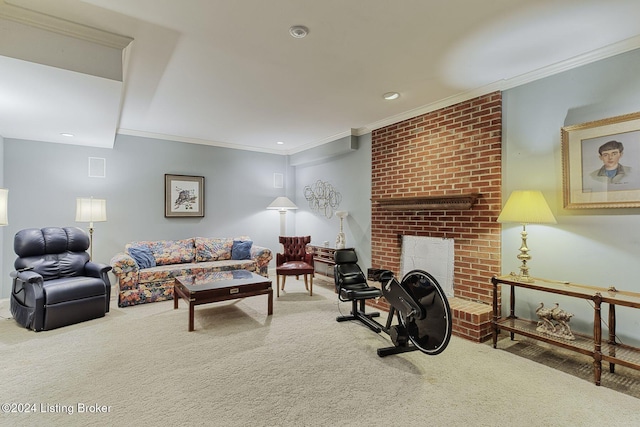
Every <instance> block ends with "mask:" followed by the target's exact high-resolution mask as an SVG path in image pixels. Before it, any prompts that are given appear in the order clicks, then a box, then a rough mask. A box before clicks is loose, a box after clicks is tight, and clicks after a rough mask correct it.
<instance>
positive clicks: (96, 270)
mask: <svg viewBox="0 0 640 427" xmlns="http://www.w3.org/2000/svg"><path fill="white" fill-rule="evenodd" d="M84 269H85V272H86V273H87V276H91V277H103V274H107V273H108V272H109V271H111V266H110V265H107V264H102V263H99V262H93V261H89V262H87V263H86V264H85V265H84Z"/></svg>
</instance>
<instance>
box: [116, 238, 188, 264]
mask: <svg viewBox="0 0 640 427" xmlns="http://www.w3.org/2000/svg"><path fill="white" fill-rule="evenodd" d="M132 247H147V248H149V249H150V250H151V253H152V254H153V257H154V258H155V260H156V265H168V264H182V263H187V262H193V261H194V259H195V246H194V242H193V239H183V240H158V241H153V242H149V241H145V242H133V243H129V244H127V245H126V249H127V251H128V250H129V248H132Z"/></svg>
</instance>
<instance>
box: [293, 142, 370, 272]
mask: <svg viewBox="0 0 640 427" xmlns="http://www.w3.org/2000/svg"><path fill="white" fill-rule="evenodd" d="M343 142H344V141H336V143H343ZM357 147H358V148H357V149H356V150H354V151H346V152H344V151H343V152H342V153H338V152H337V151H335V150H334V151H333V155H334V157H331V158H327V157H326V156H324V155H323V149H322V147H318V148H316V149H314V150H313V151H312V150H309V153H307V154H308V155H309V156H308V157H309V158H319V159H322V160H319V161H310V162H307V163H304V164H299V165H297V166H295V180H296V187H295V188H296V190H295V197H296V200H295V202H296V204H297V205H298V208H299V209H298V210H297V211H296V213H295V216H296V228H295V229H296V233H297V234H298V235H307V234H309V235H311V238H312V240H311V243H312V244H314V245H322V244H323V242H324V241H329V245H330V246H332V247H335V242H336V237H337V235H338V232H339V231H340V219H339V218H337V217H336V216H335V215H334V216H333V217H331V218H326V217H325V216H324V215H323V214H321V213H319V212H315V211H313V210H312V209H310V207H309V203H308V202H307V200H306V199H305V197H304V187H305V186H306V185H312V184H313V183H315V182H316V181H318V180H321V181H324V182H329V183H330V184H331V185H332V186H333V187H334V188H335V189H336V190H337V191H338V192H340V194H341V195H342V202H341V203H340V206H339V207H338V210H343V211H348V212H349V216H348V217H347V218H345V220H344V223H343V229H344V233H345V235H346V239H347V246H348V247H354V248H356V250H357V252H358V258H359V264H360V265H361V267H362V268H367V267H370V266H371V134H366V135H363V136H360V137H358V138H357ZM305 153H306V152H305Z"/></svg>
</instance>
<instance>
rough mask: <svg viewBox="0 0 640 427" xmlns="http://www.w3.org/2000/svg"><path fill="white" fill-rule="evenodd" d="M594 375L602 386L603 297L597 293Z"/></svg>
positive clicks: (596, 381)
mask: <svg viewBox="0 0 640 427" xmlns="http://www.w3.org/2000/svg"><path fill="white" fill-rule="evenodd" d="M593 302H594V305H595V306H594V310H593V344H594V349H593V375H594V380H595V383H596V385H600V378H601V376H602V326H601V325H602V322H601V320H602V313H601V306H602V295H601V294H600V293H596V294H595V295H594V297H593Z"/></svg>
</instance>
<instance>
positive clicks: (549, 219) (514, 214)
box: [497, 190, 556, 282]
mask: <svg viewBox="0 0 640 427" xmlns="http://www.w3.org/2000/svg"><path fill="white" fill-rule="evenodd" d="M497 221H498V222H501V223H502V222H513V223H519V224H522V232H520V236H521V238H522V242H521V244H520V253H519V254H518V256H517V258H518V259H519V260H520V261H522V265H520V275H518V279H517V280H518V281H520V282H533V279H532V278H531V277H530V276H529V266H528V265H527V262H528V261H529V260H531V255H529V248H528V247H527V224H555V223H556V218H555V217H554V216H553V214H552V213H551V209H549V205H548V204H547V201H546V200H545V199H544V196H543V195H542V192H540V191H533V190H517V191H514V192H512V193H511V195H510V196H509V199H508V200H507V203H505V205H504V208H502V212H500V215H499V216H498V219H497Z"/></svg>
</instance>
